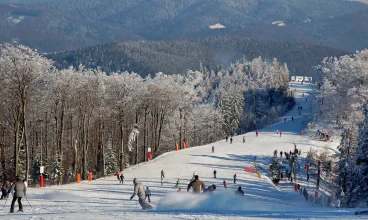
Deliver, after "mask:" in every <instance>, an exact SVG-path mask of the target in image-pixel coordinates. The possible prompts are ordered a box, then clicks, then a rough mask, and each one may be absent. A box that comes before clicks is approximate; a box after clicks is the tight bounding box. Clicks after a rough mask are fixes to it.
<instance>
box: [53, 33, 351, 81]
mask: <svg viewBox="0 0 368 220" xmlns="http://www.w3.org/2000/svg"><path fill="white" fill-rule="evenodd" d="M347 53H348V52H345V51H341V50H338V49H333V48H329V47H322V46H317V45H306V44H296V43H281V42H275V41H262V40H255V39H248V38H244V37H238V36H230V35H225V36H209V37H203V38H193V39H180V40H168V41H123V42H119V43H111V44H104V45H98V46H95V47H89V48H84V49H78V50H73V51H67V52H63V53H53V54H48V55H47V57H48V58H50V59H52V60H54V61H55V62H56V63H55V65H56V67H58V68H60V69H63V68H68V67H69V66H73V67H74V68H78V67H79V66H80V65H83V66H84V67H85V68H92V69H95V68H97V67H100V68H101V69H102V70H103V71H105V72H107V73H110V72H119V71H129V72H131V71H133V72H136V73H138V74H140V75H142V76H147V75H149V74H154V73H157V72H163V73H165V74H184V73H185V72H186V71H187V70H188V69H198V68H199V65H200V63H202V64H203V65H204V66H206V67H207V68H208V69H213V70H216V69H218V68H222V67H221V64H222V66H224V67H228V66H229V65H230V64H231V63H234V62H235V61H236V60H240V59H242V58H243V57H245V58H246V59H248V60H252V59H254V58H257V57H259V56H261V57H263V58H265V59H268V61H269V62H272V59H273V58H274V57H275V58H277V59H278V60H279V61H280V62H281V63H284V62H285V63H287V64H288V67H289V71H290V74H291V75H295V74H304V75H309V70H310V67H312V66H315V65H318V64H319V63H320V62H321V60H322V59H323V58H324V57H329V56H342V55H345V54H347Z"/></svg>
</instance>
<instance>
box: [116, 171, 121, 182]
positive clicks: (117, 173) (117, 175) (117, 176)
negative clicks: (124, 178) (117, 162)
mask: <svg viewBox="0 0 368 220" xmlns="http://www.w3.org/2000/svg"><path fill="white" fill-rule="evenodd" d="M115 175H116V178H118V180H119V182H120V173H119V172H118V171H116V173H115Z"/></svg>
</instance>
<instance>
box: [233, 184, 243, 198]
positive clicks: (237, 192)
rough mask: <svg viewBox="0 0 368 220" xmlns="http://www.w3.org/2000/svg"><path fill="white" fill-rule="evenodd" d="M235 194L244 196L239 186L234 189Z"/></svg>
mask: <svg viewBox="0 0 368 220" xmlns="http://www.w3.org/2000/svg"><path fill="white" fill-rule="evenodd" d="M235 195H239V196H244V191H243V190H242V188H241V186H239V187H238V189H237V190H236V191H235Z"/></svg>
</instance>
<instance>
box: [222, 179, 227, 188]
mask: <svg viewBox="0 0 368 220" xmlns="http://www.w3.org/2000/svg"><path fill="white" fill-rule="evenodd" d="M222 183H223V184H224V187H225V189H227V182H226V181H225V180H224V182H222Z"/></svg>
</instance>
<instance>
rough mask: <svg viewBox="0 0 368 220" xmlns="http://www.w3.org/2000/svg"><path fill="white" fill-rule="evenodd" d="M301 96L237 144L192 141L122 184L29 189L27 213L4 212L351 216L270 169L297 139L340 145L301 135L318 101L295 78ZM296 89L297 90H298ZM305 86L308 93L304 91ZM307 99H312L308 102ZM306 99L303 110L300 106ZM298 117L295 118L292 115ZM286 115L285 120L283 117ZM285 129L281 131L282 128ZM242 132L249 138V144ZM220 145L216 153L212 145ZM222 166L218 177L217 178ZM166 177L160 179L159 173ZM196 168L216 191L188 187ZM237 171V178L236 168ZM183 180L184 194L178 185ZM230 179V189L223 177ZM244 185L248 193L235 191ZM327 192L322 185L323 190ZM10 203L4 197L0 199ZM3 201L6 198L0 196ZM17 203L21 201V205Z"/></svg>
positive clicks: (32, 215) (316, 145)
mask: <svg viewBox="0 0 368 220" xmlns="http://www.w3.org/2000/svg"><path fill="white" fill-rule="evenodd" d="M291 88H292V90H293V91H294V94H295V96H296V99H297V105H296V106H295V108H294V109H293V110H291V111H290V112H288V113H287V114H286V115H285V116H283V117H281V118H280V119H279V120H278V121H277V122H276V123H275V124H273V125H270V126H268V127H266V128H264V129H260V130H259V136H258V137H256V135H255V132H249V133H247V134H244V135H238V136H235V137H234V138H233V139H234V140H233V143H232V144H230V143H229V142H226V141H225V140H221V141H218V142H216V143H213V144H208V145H205V146H201V147H193V148H187V149H185V150H181V151H177V152H175V151H173V152H169V153H166V154H163V155H161V156H159V157H157V158H155V159H154V160H152V161H149V162H145V163H141V164H138V165H135V166H132V167H130V168H128V169H126V170H125V171H124V176H125V178H126V179H125V181H124V184H119V181H118V180H117V178H116V176H111V177H106V178H101V179H98V180H93V181H90V182H89V181H82V182H81V183H79V184H77V183H75V184H68V185H61V186H53V187H45V188H30V189H29V190H28V193H27V197H28V200H29V202H30V204H31V205H32V208H33V209H32V208H31V207H30V206H29V205H28V202H27V201H26V200H24V201H23V204H24V213H14V214H8V212H9V205H10V201H8V203H7V205H6V207H5V208H4V206H3V205H1V207H2V209H3V212H2V213H1V214H0V218H1V219H157V220H158V219H160V220H165V219H219V220H223V219H265V218H281V219H283V218H288V219H293V218H295V219H301V218H308V219H309V218H323V219H325V218H330V219H336V218H345V219H348V218H349V219H354V218H357V216H354V211H355V210H356V209H345V208H326V207H319V206H318V207H316V206H309V205H308V204H307V203H306V201H305V199H304V198H303V196H302V195H301V194H299V193H296V192H295V191H294V189H293V184H290V183H289V182H288V181H285V182H284V181H282V182H280V184H278V186H275V185H273V184H272V181H271V180H270V178H269V177H268V175H267V172H266V169H267V167H268V164H269V163H270V160H271V156H272V154H273V151H274V150H276V149H277V150H278V151H284V152H289V151H290V150H293V149H294V143H295V144H296V145H297V148H298V149H301V150H302V157H305V156H306V154H307V152H308V151H309V149H326V148H327V149H330V150H331V151H332V152H333V151H334V150H335V149H336V147H337V145H338V141H334V142H324V141H317V140H312V139H310V138H309V136H308V135H305V136H301V135H300V132H301V131H302V130H303V129H304V128H305V126H306V124H307V122H308V121H307V120H308V116H309V114H310V111H311V108H312V99H313V95H311V91H312V90H311V87H310V86H309V85H299V84H294V85H293V87H291ZM295 89H296V91H295ZM302 93H304V94H305V97H302ZM305 98H308V100H307V101H306V100H305ZM300 105H301V106H303V110H302V113H301V115H299V113H298V109H297V107H298V106H300ZM291 117H294V121H292V120H291ZM285 118H286V119H287V120H286V122H285ZM277 129H278V130H279V131H282V133H283V134H282V136H281V137H280V135H279V134H276V132H275V131H276V130H277ZM243 136H244V137H245V143H243ZM212 146H214V148H215V152H214V153H212V151H211V148H212ZM254 161H256V163H257V165H258V167H259V170H260V173H261V179H259V178H258V177H257V175H256V174H254V173H246V172H244V168H245V167H252V166H253V162H254ZM214 169H216V171H217V178H216V179H215V178H214V177H213V171H214ZM161 170H164V172H165V178H164V182H163V185H162V186H161V179H160V172H161ZM193 172H196V174H197V175H199V179H200V180H202V181H203V182H204V183H205V184H206V186H210V185H212V184H216V186H217V189H216V191H215V193H214V194H213V195H195V194H192V193H190V192H186V187H187V184H188V183H189V180H190V179H191V178H192V175H193ZM234 174H237V183H236V184H234V183H233V175H234ZM133 178H138V180H139V181H141V182H142V183H143V184H144V186H146V187H147V186H148V187H149V188H150V190H151V192H152V197H151V204H152V206H153V207H154V209H153V210H149V211H142V210H141V208H140V206H139V204H138V201H137V198H135V199H133V200H130V199H129V198H130V196H131V195H132V193H133V183H132V180H133ZM177 179H180V180H181V184H180V185H179V187H180V188H182V190H183V193H177V192H176V191H177V189H178V188H176V187H174V185H175V183H176V181H177ZM224 180H226V181H227V183H228V188H227V189H225V188H224V187H223V185H222V182H223V181H224ZM297 181H298V182H299V183H300V184H301V185H302V187H306V188H307V189H308V190H309V192H312V193H313V191H314V188H315V185H314V182H315V180H313V179H312V181H310V183H308V184H307V183H306V177H305V172H304V170H303V169H301V170H300V172H298V176H297ZM239 186H241V187H242V188H243V190H244V192H245V196H244V197H239V196H236V195H235V194H234V192H235V190H236V189H237V188H238V187H239ZM322 191H323V189H322ZM2 202H4V201H2ZM2 204H4V203H2ZM16 208H17V205H16Z"/></svg>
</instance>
